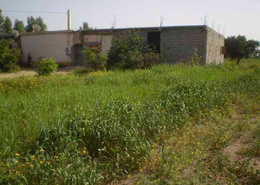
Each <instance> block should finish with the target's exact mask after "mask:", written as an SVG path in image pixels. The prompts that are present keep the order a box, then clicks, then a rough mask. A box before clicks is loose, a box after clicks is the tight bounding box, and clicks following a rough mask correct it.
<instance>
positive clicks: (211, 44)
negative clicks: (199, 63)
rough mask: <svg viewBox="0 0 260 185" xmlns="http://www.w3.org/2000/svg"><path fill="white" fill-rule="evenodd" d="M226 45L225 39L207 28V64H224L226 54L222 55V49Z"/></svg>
mask: <svg viewBox="0 0 260 185" xmlns="http://www.w3.org/2000/svg"><path fill="white" fill-rule="evenodd" d="M224 45H225V37H224V36H223V35H221V34H219V33H217V32H216V31H214V30H213V29H211V28H209V27H208V28H207V51H206V55H207V57H206V58H207V61H206V62H207V64H210V63H216V64H219V63H222V62H223V61H224V54H222V47H223V46H224Z"/></svg>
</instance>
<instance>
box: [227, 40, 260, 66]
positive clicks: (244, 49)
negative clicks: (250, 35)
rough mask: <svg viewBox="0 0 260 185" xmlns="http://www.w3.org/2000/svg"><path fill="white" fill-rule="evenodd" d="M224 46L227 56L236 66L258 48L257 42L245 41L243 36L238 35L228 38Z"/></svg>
mask: <svg viewBox="0 0 260 185" xmlns="http://www.w3.org/2000/svg"><path fill="white" fill-rule="evenodd" d="M225 45H226V47H227V56H228V57H230V58H231V60H236V61H237V64H239V63H240V61H241V59H242V58H246V57H249V56H252V55H253V53H254V52H255V51H256V49H257V46H259V42H258V41H254V40H247V39H246V37H245V36H241V35H238V36H237V37H236V36H231V37H228V38H227V39H226V40H225Z"/></svg>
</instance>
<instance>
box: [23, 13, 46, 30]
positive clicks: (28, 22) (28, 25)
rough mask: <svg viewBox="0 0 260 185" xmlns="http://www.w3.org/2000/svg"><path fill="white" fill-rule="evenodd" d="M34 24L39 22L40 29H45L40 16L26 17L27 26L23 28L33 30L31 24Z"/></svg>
mask: <svg viewBox="0 0 260 185" xmlns="http://www.w3.org/2000/svg"><path fill="white" fill-rule="evenodd" d="M34 24H39V25H40V26H41V31H46V30H47V25H46V24H45V23H44V22H43V19H42V18H41V17H36V19H35V18H34V17H32V16H31V17H28V18H27V26H26V28H25V30H26V32H33V28H32V26H33V25H34Z"/></svg>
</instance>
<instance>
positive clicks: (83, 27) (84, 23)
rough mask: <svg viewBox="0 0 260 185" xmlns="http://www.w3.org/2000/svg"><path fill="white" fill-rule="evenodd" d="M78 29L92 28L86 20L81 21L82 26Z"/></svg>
mask: <svg viewBox="0 0 260 185" xmlns="http://www.w3.org/2000/svg"><path fill="white" fill-rule="evenodd" d="M79 30H93V28H92V27H89V24H88V23H87V22H83V26H80V27H79Z"/></svg>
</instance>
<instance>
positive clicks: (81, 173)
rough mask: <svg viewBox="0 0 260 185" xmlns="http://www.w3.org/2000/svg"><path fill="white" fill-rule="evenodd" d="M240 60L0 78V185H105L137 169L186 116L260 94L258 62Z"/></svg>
mask: <svg viewBox="0 0 260 185" xmlns="http://www.w3.org/2000/svg"><path fill="white" fill-rule="evenodd" d="M244 63H245V64H243V65H241V66H236V65H234V64H233V63H230V62H227V63H226V64H225V65H211V66H206V67H201V66H195V67H187V66H184V65H176V66H171V65H160V66H156V67H153V68H151V69H150V70H135V71H124V72H123V71H113V72H94V73H90V74H85V75H80V76H79V75H77V74H74V73H71V74H66V75H59V76H57V75H53V76H49V77H30V78H29V77H28V78H17V79H12V80H4V81H0V102H1V104H0V159H1V160H0V184H8V183H9V184H19V183H24V184H103V183H104V184H105V183H109V182H111V181H113V180H115V179H117V178H118V177H119V176H122V175H126V174H128V173H130V172H132V171H134V170H136V169H139V168H140V166H141V165H142V164H143V161H145V160H146V159H148V158H147V157H148V156H149V153H150V151H151V148H152V145H153V144H154V143H158V144H159V145H160V144H161V143H163V142H164V141H165V140H167V139H168V138H170V137H171V136H172V135H174V134H175V132H176V129H179V128H182V127H184V126H185V125H187V123H189V122H190V120H193V122H194V123H196V120H201V119H204V118H205V117H206V116H207V115H210V114H211V113H212V112H218V113H219V114H220V115H222V116H225V115H228V114H229V109H230V107H232V106H234V104H235V102H236V100H237V97H238V96H241V95H244V96H248V97H252V98H256V99H257V98H259V96H260V80H259V78H260V64H259V61H247V62H246V61H244ZM198 123H199V121H198Z"/></svg>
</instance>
